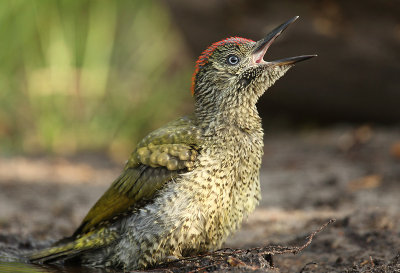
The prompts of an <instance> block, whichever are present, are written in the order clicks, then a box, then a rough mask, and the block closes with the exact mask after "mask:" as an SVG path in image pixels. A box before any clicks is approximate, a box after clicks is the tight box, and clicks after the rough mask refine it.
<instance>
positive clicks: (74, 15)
mask: <svg viewBox="0 0 400 273" xmlns="http://www.w3.org/2000/svg"><path fill="white" fill-rule="evenodd" d="M399 14H400V2H398V1H389V0H385V1H378V0H364V1H343V0H315V1H308V0H297V1H291V0H282V1H279V2H278V1H264V0H232V1H231V0H209V1H197V0H186V1H180V0H164V1H155V0H154V1H132V0H118V1H89V0H81V1H78V0H40V1H33V0H12V1H1V2H0V39H1V42H0V155H6V156H7V155H15V154H22V155H47V154H55V155H63V156H64V155H73V154H77V153H85V152H89V153H101V154H106V155H109V156H111V157H112V158H114V159H117V160H118V161H119V162H121V161H122V160H123V159H125V158H126V157H127V156H128V155H129V153H130V152H131V150H132V149H133V148H134V146H135V144H136V143H137V141H138V140H139V139H140V138H141V137H143V136H144V135H146V134H148V133H149V132H150V131H151V130H153V129H155V128H157V127H159V126H161V125H163V124H165V123H166V122H168V121H170V120H172V119H174V118H176V117H178V116H181V115H183V114H185V113H188V112H190V111H191V110H192V107H193V103H192V98H191V96H190V78H191V74H192V72H193V68H194V63H195V59H196V56H198V55H199V54H200V53H201V51H203V50H204V49H205V48H206V47H207V46H208V45H210V44H211V43H213V42H215V41H218V40H221V39H223V38H226V37H229V36H235V35H237V36H242V37H246V38H251V39H254V40H257V39H260V38H262V37H263V36H264V35H266V34H267V33H268V32H269V31H270V30H271V29H272V28H274V27H276V26H277V25H279V24H281V23H282V22H284V21H286V20H287V19H289V18H291V17H293V16H295V15H300V19H299V20H298V21H297V22H296V23H295V24H293V26H291V27H290V28H288V29H287V30H286V31H285V34H284V35H282V36H281V37H279V39H277V41H276V42H275V43H274V44H273V46H272V47H271V49H270V50H269V52H268V54H267V56H266V58H267V60H273V59H279V58H283V57H289V56H296V55H301V54H314V53H317V54H318V58H314V59H312V60H310V61H309V62H306V63H301V64H299V65H298V66H296V68H295V69H293V71H290V72H289V73H288V74H287V75H285V77H284V79H282V80H281V81H279V82H278V83H277V84H276V85H275V86H274V87H273V88H271V90H268V92H267V95H266V96H263V98H262V99H261V101H260V103H259V104H258V109H259V111H260V114H261V116H262V117H263V122H264V123H265V124H264V128H265V129H266V131H267V132H268V133H273V132H274V131H275V130H276V129H277V128H278V129H279V126H282V124H283V126H286V128H289V129H290V130H291V129H292V128H304V127H307V126H308V125H309V124H312V126H313V127H317V128H319V126H320V125H331V124H334V123H358V124H370V123H377V124H389V125H390V126H392V125H396V126H397V125H398V124H399V121H400V107H399V101H400V92H399V90H400V81H399V80H398V75H399V73H400V50H399V48H400V19H399V16H398V15H399ZM275 121H276V122H275Z"/></svg>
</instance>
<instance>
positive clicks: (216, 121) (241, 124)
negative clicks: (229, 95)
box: [195, 98, 262, 135]
mask: <svg viewBox="0 0 400 273" xmlns="http://www.w3.org/2000/svg"><path fill="white" fill-rule="evenodd" d="M195 116H196V119H197V120H198V122H199V126H200V127H201V128H202V129H203V131H204V132H208V133H209V134H217V135H218V133H219V132H222V133H224V132H225V131H226V130H229V131H230V132H232V133H233V132H234V131H235V130H237V131H240V132H245V133H249V134H251V133H253V132H254V133H256V132H257V133H258V132H260V131H262V129H261V118H260V116H259V114H258V111H257V107H256V105H255V103H250V102H249V101H243V100H238V99H226V98H223V99H218V98H216V99H215V100H213V101H207V102H204V101H202V100H201V99H198V100H196V105H195Z"/></svg>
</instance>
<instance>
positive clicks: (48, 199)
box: [0, 125, 400, 273]
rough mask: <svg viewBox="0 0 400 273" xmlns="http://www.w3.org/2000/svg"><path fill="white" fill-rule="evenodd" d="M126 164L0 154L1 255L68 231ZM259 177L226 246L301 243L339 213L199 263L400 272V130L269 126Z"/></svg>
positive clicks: (295, 238) (277, 240)
mask: <svg viewBox="0 0 400 273" xmlns="http://www.w3.org/2000/svg"><path fill="white" fill-rule="evenodd" d="M122 166H123V163H120V164H117V163H115V162H112V161H111V160H109V159H108V158H107V157H104V156H101V155H79V156H74V157H37V158H32V157H22V156H20V157H4V156H3V157H0V189H1V190H0V256H3V260H4V257H5V258H7V257H12V256H13V255H14V254H17V253H18V252H20V251H21V250H26V249H33V248H38V247H41V246H43V245H45V244H48V243H49V242H51V241H54V240H56V239H59V238H61V237H63V236H68V235H70V234H71V233H72V232H73V231H74V229H75V228H76V227H77V226H78V225H79V223H80V221H81V220H82V218H83V217H84V216H85V214H86V213H87V211H88V210H89V208H90V207H91V206H92V205H93V204H94V202H95V201H96V200H97V199H98V198H99V197H100V196H101V194H102V193H103V192H104V191H105V190H106V189H107V187H108V186H109V184H110V183H111V182H112V180H113V179H114V178H115V177H117V176H118V174H119V172H120V170H121V169H122ZM261 183H262V201H261V203H260V205H259V206H258V208H257V209H256V211H255V212H254V213H252V214H251V215H250V216H249V218H248V220H247V221H246V222H245V223H244V224H243V226H242V228H241V229H240V230H239V231H238V232H237V233H236V234H235V235H233V236H231V237H230V238H229V240H228V241H227V242H226V244H225V246H224V247H227V248H232V249H239V248H240V249H251V248H259V247H266V246H271V245H273V246H276V247H277V248H275V249H283V248H285V247H289V248H290V246H292V247H293V246H301V245H303V244H304V243H305V242H306V236H307V235H308V234H310V233H311V232H312V231H314V230H317V229H319V227H320V226H321V225H323V224H324V223H326V222H328V221H329V220H330V219H336V222H335V223H333V224H330V225H328V226H327V227H326V228H325V229H324V230H322V231H321V232H320V233H318V234H317V235H316V236H315V237H314V238H313V241H312V242H311V244H310V245H309V246H308V247H307V248H305V249H302V250H301V251H298V252H296V253H297V254H296V255H293V254H281V252H279V253H278V252H276V253H275V255H270V256H268V255H267V256H265V255H264V256H262V258H263V260H262V259H261V258H260V257H261V256H260V255H259V256H257V255H258V254H255V255H256V256H257V257H259V258H260V259H258V260H257V261H255V260H254V259H249V257H250V256H248V257H247V258H246V257H244V256H234V255H233V254H227V257H228V258H227V259H226V260H225V261H226V263H225V264H224V266H223V267H221V266H220V267H218V266H214V267H204V268H201V267H200V266H201V262H200V266H199V267H197V268H194V269H200V270H199V271H213V270H227V269H229V270H231V271H238V272H243V271H263V272H303V273H304V272H400V129H398V128H393V127H392V128H390V127H372V126H368V125H364V126H350V125H346V126H345V125H341V126H333V127H329V128H323V129H321V128H320V129H307V130H303V131H288V130H279V131H277V132H272V131H271V132H269V129H268V128H266V136H265V156H264V161H263V168H262V170H261ZM232 249H230V250H229V251H233V250H232ZM269 249H271V248H269ZM289 252H290V251H289ZM292 252H293V251H292ZM241 253H242V252H241ZM246 253H248V255H253V254H254V253H253V254H252V252H251V251H249V252H246ZM268 253H270V252H268ZM264 254H265V253H264ZM232 255H233V256H232ZM235 255H236V254H235ZM10 259H11V258H10ZM260 261H261V262H260ZM8 266H9V264H8ZM1 268H2V264H1V263H0V271H2V269H1ZM3 268H4V263H3ZM194 269H193V268H192V270H194ZM46 270H47V272H48V271H52V270H53V272H55V271H57V269H52V270H50V269H49V268H46ZM87 270H89V269H87ZM15 271H17V270H15ZM9 272H12V271H10V270H9ZM31 272H32V271H31ZM58 272H61V270H59V271H58ZM62 272H66V271H65V270H64V271H62ZM67 272H82V270H81V269H80V270H72V269H71V270H67ZM88 272H94V271H90V270H89V271H88Z"/></svg>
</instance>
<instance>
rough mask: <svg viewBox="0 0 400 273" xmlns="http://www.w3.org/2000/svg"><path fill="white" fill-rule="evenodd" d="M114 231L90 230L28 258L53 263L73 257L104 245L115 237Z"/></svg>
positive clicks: (35, 252)
mask: <svg viewBox="0 0 400 273" xmlns="http://www.w3.org/2000/svg"><path fill="white" fill-rule="evenodd" d="M117 237H118V235H117V233H116V232H115V231H111V230H109V229H106V228H101V229H98V230H94V231H91V232H89V233H86V234H84V235H82V236H80V237H77V238H70V239H69V238H67V239H64V240H61V241H60V242H58V243H56V244H55V245H53V246H51V247H48V248H45V249H42V250H38V251H34V252H32V253H31V254H30V255H29V256H28V258H29V260H30V261H31V262H33V263H53V262H58V261H65V260H70V259H72V258H75V257H77V256H79V255H81V254H83V253H85V252H88V251H92V250H96V249H99V248H102V247H105V246H107V245H109V244H111V243H112V242H114V241H115V240H116V239H117Z"/></svg>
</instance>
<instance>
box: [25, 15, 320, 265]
mask: <svg viewBox="0 0 400 273" xmlns="http://www.w3.org/2000/svg"><path fill="white" fill-rule="evenodd" d="M297 18H298V17H294V18H292V19H290V20H289V21H287V22H286V23H284V24H282V25H280V26H279V27H277V28H275V29H274V30H273V31H272V32H271V33H269V34H268V35H267V36H266V37H265V38H263V39H261V40H260V41H258V42H254V41H252V40H249V39H244V38H240V37H231V38H227V39H224V40H222V41H220V42H216V43H214V44H212V45H211V46H210V47H209V48H207V49H206V50H205V51H204V52H203V53H202V54H201V56H200V57H199V59H198V61H197V63H196V69H195V73H194V75H193V80H192V81H193V82H192V94H193V96H194V99H195V111H194V113H193V114H192V115H189V116H186V117H183V118H180V119H177V120H175V121H172V122H171V123H169V124H167V125H166V126H164V127H161V128H159V129H158V130H155V131H153V132H152V133H150V134H149V135H148V136H147V137H145V138H144V139H143V140H142V141H141V142H139V144H138V145H137V147H136V149H135V150H134V151H133V153H132V155H131V157H130V158H129V160H128V161H127V163H126V166H125V168H124V170H123V172H122V174H121V175H120V176H119V177H118V178H117V179H116V180H115V181H114V182H113V183H112V185H111V186H110V188H109V189H108V190H107V191H106V192H105V193H104V195H103V196H102V197H101V198H100V199H99V200H98V201H97V203H96V204H95V205H94V206H93V207H92V209H91V210H90V211H89V213H88V214H87V216H86V217H85V219H83V221H82V224H81V225H80V226H79V227H78V229H77V230H76V231H75V233H74V234H73V235H72V236H71V237H68V238H65V239H62V240H61V241H59V242H57V243H55V244H54V245H53V246H51V247H49V248H46V249H43V250H40V251H37V252H34V253H32V254H31V255H30V256H29V259H30V260H31V261H32V262H35V263H57V262H61V263H67V262H77V263H80V264H84V265H88V266H106V267H116V268H123V269H126V270H132V269H143V268H146V267H149V266H154V265H156V264H157V263H162V262H166V261H168V260H171V259H177V258H181V257H185V256H189V255H195V254H198V253H202V252H207V251H212V250H215V249H218V248H220V247H221V244H222V243H223V242H224V241H225V239H226V238H227V236H228V235H229V234H230V233H232V231H235V230H236V229H237V228H238V227H239V226H240V224H241V222H242V220H243V219H244V218H245V217H246V216H247V215H248V214H249V213H250V212H252V211H253V210H254V208H255V206H256V205H257V204H258V202H259V200H260V198H261V197H260V181H259V176H260V174H259V171H260V166H261V158H262V155H263V130H262V127H261V118H260V117H259V115H258V112H257V108H256V103H257V100H258V99H259V97H260V96H261V95H262V94H263V93H264V92H265V91H266V90H267V89H268V88H269V87H271V86H272V85H273V84H274V83H275V81H276V80H278V79H279V78H280V77H282V76H283V75H284V74H285V73H286V71H288V70H289V68H291V67H292V66H293V65H294V63H296V62H299V61H303V60H306V59H309V58H311V57H313V56H315V55H304V56H298V57H292V58H286V59H282V60H277V61H271V62H267V61H265V60H264V59H263V57H264V55H265V53H266V52H267V50H268V48H269V46H270V45H271V44H272V42H273V41H274V40H275V39H276V38H277V37H278V36H279V35H280V34H281V33H282V31H283V30H285V28H286V27H287V26H288V25H290V24H291V23H293V22H294V21H295V20H296V19H297Z"/></svg>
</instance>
